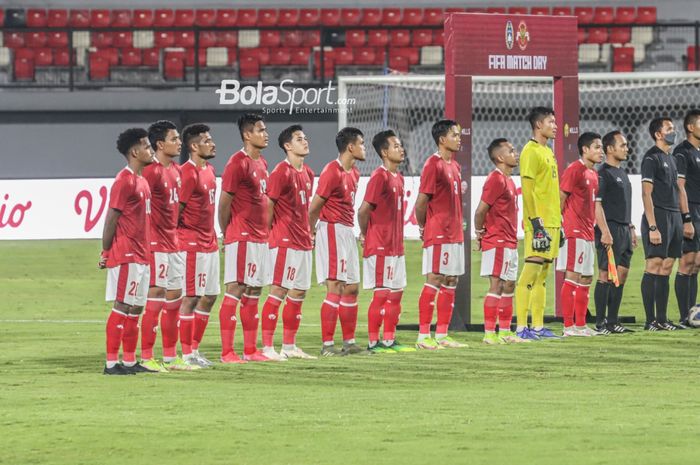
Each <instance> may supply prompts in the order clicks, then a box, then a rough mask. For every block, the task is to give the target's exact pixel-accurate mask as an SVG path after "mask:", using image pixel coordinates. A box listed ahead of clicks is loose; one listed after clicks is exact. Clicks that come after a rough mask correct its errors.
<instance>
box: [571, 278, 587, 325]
mask: <svg viewBox="0 0 700 465" xmlns="http://www.w3.org/2000/svg"><path fill="white" fill-rule="evenodd" d="M589 289H590V286H589V285H588V284H579V285H578V288H577V289H576V295H575V296H574V313H575V315H576V326H586V313H587V311H588V290H589Z"/></svg>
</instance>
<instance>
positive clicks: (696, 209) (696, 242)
mask: <svg viewBox="0 0 700 465" xmlns="http://www.w3.org/2000/svg"><path fill="white" fill-rule="evenodd" d="M688 207H690V216H691V217H692V218H693V227H694V228H695V236H694V237H693V238H692V239H686V238H685V237H683V253H684V254H685V253H689V252H700V203H690V202H689V203H688Z"/></svg>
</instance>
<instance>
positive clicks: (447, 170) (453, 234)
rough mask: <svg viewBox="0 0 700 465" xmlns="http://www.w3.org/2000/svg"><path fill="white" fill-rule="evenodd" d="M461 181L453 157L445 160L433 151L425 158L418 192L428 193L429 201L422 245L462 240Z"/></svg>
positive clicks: (453, 242) (427, 245)
mask: <svg viewBox="0 0 700 465" xmlns="http://www.w3.org/2000/svg"><path fill="white" fill-rule="evenodd" d="M461 184H462V175H461V174H460V166H459V164H458V163H457V162H456V161H455V160H454V159H453V160H451V161H450V162H446V161H445V160H443V159H442V157H440V155H439V154H437V153H435V154H433V155H432V156H431V157H428V159H427V160H426V161H425V165H424V166H423V172H422V173H421V175H420V190H419V192H420V193H421V194H427V195H428V196H430V201H429V202H428V212H427V214H426V219H425V230H424V231H423V247H429V246H431V245H435V244H456V243H460V242H464V231H463V230H462V189H461Z"/></svg>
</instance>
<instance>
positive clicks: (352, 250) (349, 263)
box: [316, 221, 360, 284]
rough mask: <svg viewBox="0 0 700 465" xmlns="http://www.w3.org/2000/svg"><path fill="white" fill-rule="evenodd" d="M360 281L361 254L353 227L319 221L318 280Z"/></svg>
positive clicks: (317, 229)
mask: <svg viewBox="0 0 700 465" xmlns="http://www.w3.org/2000/svg"><path fill="white" fill-rule="evenodd" d="M327 279H331V280H333V281H343V282H345V283H347V284H357V283H359V282H360V256H359V255H358V253H357V241H356V240H355V236H354V235H353V233H352V228H351V227H349V226H345V225H344V224H339V223H326V222H325V221H319V222H318V226H317V227H316V280H317V281H318V283H319V284H321V283H323V282H325V281H326V280H327Z"/></svg>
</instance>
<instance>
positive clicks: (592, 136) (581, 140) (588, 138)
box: [578, 132, 600, 156]
mask: <svg viewBox="0 0 700 465" xmlns="http://www.w3.org/2000/svg"><path fill="white" fill-rule="evenodd" d="M596 139H600V134H598V133H597V132H584V133H583V134H581V135H580V136H578V154H579V156H582V155H583V148H584V147H590V146H591V144H592V143H593V141H594V140H596Z"/></svg>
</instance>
